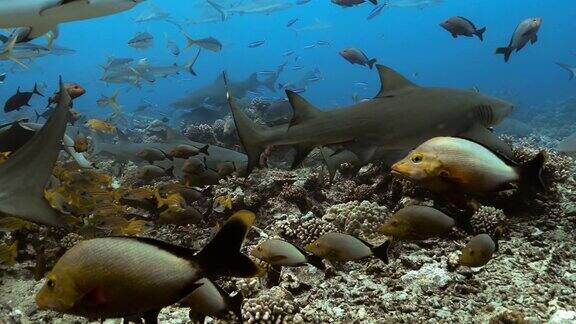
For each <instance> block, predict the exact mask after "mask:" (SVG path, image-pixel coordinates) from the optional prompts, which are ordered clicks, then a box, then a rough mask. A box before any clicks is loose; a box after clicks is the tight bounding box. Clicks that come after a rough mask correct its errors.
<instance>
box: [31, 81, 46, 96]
mask: <svg viewBox="0 0 576 324" xmlns="http://www.w3.org/2000/svg"><path fill="white" fill-rule="evenodd" d="M32 93H35V94H37V95H39V96H40V97H44V95H43V94H41V93H40V91H38V84H36V83H34V89H33V90H32Z"/></svg>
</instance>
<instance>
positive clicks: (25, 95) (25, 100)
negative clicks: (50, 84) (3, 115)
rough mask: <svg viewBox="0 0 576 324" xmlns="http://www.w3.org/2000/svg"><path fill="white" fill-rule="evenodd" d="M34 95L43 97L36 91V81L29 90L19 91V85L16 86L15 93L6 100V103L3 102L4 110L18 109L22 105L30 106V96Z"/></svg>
mask: <svg viewBox="0 0 576 324" xmlns="http://www.w3.org/2000/svg"><path fill="white" fill-rule="evenodd" d="M34 95H38V96H41V97H44V95H43V94H41V93H40V92H39V91H38V85H37V84H36V83H35V84H34V89H33V90H32V91H31V92H20V87H18V90H16V94H14V95H13V96H12V97H10V98H8V100H6V103H5V104H4V112H11V111H14V110H16V111H18V110H20V109H22V108H23V107H30V99H32V96H34Z"/></svg>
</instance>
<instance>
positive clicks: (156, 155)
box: [136, 148, 174, 164]
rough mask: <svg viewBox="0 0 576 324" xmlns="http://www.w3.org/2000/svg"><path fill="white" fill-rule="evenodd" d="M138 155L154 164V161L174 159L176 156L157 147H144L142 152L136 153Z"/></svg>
mask: <svg viewBox="0 0 576 324" xmlns="http://www.w3.org/2000/svg"><path fill="white" fill-rule="evenodd" d="M136 156H137V157H139V158H140V159H142V160H144V161H146V162H148V163H150V164H154V162H158V161H164V160H170V161H173V160H174V158H173V157H172V156H171V155H168V154H166V153H165V152H164V151H162V150H159V149H156V148H146V149H143V150H141V151H140V152H138V153H136Z"/></svg>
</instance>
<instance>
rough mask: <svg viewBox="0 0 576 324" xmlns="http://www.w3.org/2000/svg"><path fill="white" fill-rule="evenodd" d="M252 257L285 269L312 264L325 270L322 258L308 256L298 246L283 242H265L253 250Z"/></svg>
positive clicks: (274, 240)
mask: <svg viewBox="0 0 576 324" xmlns="http://www.w3.org/2000/svg"><path fill="white" fill-rule="evenodd" d="M251 254H252V256H253V257H255V258H257V259H260V260H262V261H264V262H266V263H268V264H271V265H275V266H285V267H300V266H303V265H306V264H310V265H312V266H314V267H316V268H318V269H322V270H323V269H325V268H326V266H325V265H324V263H322V258H320V257H318V256H316V255H313V254H308V253H307V252H305V251H303V250H301V249H299V248H297V247H296V246H294V245H292V244H290V243H288V242H286V241H282V240H278V239H271V240H267V241H264V242H262V243H260V244H258V246H256V247H255V248H253V249H252V252H251Z"/></svg>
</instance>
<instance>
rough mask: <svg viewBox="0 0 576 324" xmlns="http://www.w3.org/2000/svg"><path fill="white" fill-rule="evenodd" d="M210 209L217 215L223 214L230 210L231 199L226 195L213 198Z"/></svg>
mask: <svg viewBox="0 0 576 324" xmlns="http://www.w3.org/2000/svg"><path fill="white" fill-rule="evenodd" d="M212 209H213V210H214V211H215V212H217V213H223V212H224V211H225V210H226V209H232V197H230V195H226V196H220V197H216V198H214V204H213V205H212Z"/></svg>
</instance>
